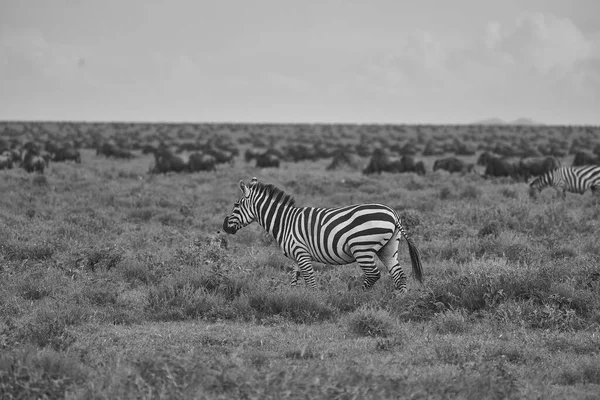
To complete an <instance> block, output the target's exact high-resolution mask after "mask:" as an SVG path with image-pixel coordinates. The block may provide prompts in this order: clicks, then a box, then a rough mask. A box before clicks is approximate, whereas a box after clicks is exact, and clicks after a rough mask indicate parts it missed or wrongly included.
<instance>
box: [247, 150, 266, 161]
mask: <svg viewBox="0 0 600 400" xmlns="http://www.w3.org/2000/svg"><path fill="white" fill-rule="evenodd" d="M264 152H265V150H264V149H258V148H256V147H252V148H249V149H247V150H246V151H245V152H244V160H245V161H246V162H250V161H252V160H256V158H257V157H258V156H260V155H261V154H263V153H264Z"/></svg>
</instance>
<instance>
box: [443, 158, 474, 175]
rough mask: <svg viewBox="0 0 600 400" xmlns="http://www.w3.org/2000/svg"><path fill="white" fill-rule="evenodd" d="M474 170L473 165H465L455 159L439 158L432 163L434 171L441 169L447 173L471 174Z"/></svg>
mask: <svg viewBox="0 0 600 400" xmlns="http://www.w3.org/2000/svg"><path fill="white" fill-rule="evenodd" d="M474 168H475V166H474V165H473V164H467V163H465V162H464V161H463V160H460V159H458V158H456V157H446V158H440V159H439V160H435V162H434V163H433V170H434V171H437V170H438V169H443V170H445V171H448V172H473V169H474Z"/></svg>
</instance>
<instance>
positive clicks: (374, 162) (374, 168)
mask: <svg viewBox="0 0 600 400" xmlns="http://www.w3.org/2000/svg"><path fill="white" fill-rule="evenodd" d="M381 172H416V173H417V174H420V175H423V174H425V165H424V164H423V162H422V161H419V162H415V159H414V157H413V156H402V157H401V158H399V159H393V158H391V157H390V156H389V155H388V154H387V153H385V152H384V151H383V150H381V149H375V151H373V155H372V156H371V159H370V160H369V164H368V165H367V167H366V168H365V169H364V170H363V174H365V175H367V174H372V173H381Z"/></svg>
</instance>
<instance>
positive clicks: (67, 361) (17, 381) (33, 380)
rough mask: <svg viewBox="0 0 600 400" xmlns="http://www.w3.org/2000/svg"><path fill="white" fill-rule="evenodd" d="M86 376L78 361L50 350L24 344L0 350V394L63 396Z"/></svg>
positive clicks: (3, 396)
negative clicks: (9, 349)
mask: <svg viewBox="0 0 600 400" xmlns="http://www.w3.org/2000/svg"><path fill="white" fill-rule="evenodd" d="M86 379H87V372H86V371H85V369H84V368H83V367H82V366H81V365H80V364H79V363H78V362H77V361H75V360H73V359H71V358H69V357H67V356H65V355H63V354H60V353H56V352H54V351H52V350H42V351H37V350H35V349H32V348H25V349H23V350H18V351H6V352H2V353H1V354H0V392H1V393H2V398H7V399H11V398H14V399H31V398H48V399H62V398H64V397H65V395H66V394H67V392H68V391H69V389H70V388H72V387H73V386H75V385H77V384H82V383H83V382H85V380H86Z"/></svg>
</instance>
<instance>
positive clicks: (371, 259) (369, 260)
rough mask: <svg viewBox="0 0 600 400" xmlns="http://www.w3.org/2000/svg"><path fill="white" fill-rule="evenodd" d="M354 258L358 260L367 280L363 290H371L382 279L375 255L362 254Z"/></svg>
mask: <svg viewBox="0 0 600 400" xmlns="http://www.w3.org/2000/svg"><path fill="white" fill-rule="evenodd" d="M354 258H355V259H356V262H357V263H358V266H359V267H360V268H361V269H362V270H363V272H364V274H365V278H364V280H363V289H369V288H370V287H371V286H373V285H374V284H375V282H377V281H378V280H379V278H380V277H381V273H380V272H379V268H377V265H376V264H375V254H374V253H360V254H358V255H354Z"/></svg>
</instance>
